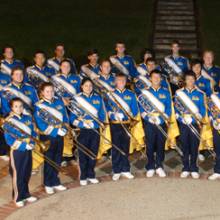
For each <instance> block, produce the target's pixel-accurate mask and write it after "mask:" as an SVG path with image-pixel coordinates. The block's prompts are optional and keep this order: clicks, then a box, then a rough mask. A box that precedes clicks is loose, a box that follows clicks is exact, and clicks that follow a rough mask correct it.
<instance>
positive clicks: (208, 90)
mask: <svg viewBox="0 0 220 220" xmlns="http://www.w3.org/2000/svg"><path fill="white" fill-rule="evenodd" d="M191 69H192V71H193V72H194V73H195V75H196V86H198V88H199V89H201V90H202V91H203V92H204V93H205V94H206V95H207V97H209V96H210V95H211V94H212V84H211V81H210V80H209V79H207V78H205V77H204V76H203V75H202V73H201V70H202V64H201V62H200V61H199V60H193V61H192V63H191Z"/></svg>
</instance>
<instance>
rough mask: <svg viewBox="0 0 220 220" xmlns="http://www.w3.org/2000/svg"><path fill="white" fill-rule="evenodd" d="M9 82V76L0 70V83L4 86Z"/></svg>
mask: <svg viewBox="0 0 220 220" xmlns="http://www.w3.org/2000/svg"><path fill="white" fill-rule="evenodd" d="M10 82H11V77H10V75H8V74H5V73H2V72H0V85H1V86H3V87H4V86H6V85H8V84H9V83H10Z"/></svg>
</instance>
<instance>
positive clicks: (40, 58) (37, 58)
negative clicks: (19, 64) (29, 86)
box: [34, 53, 46, 67]
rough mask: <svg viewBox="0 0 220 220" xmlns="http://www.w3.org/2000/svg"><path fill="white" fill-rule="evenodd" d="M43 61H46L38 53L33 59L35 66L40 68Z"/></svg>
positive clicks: (42, 55)
mask: <svg viewBox="0 0 220 220" xmlns="http://www.w3.org/2000/svg"><path fill="white" fill-rule="evenodd" d="M45 61H46V59H45V56H44V54H42V53H38V54H36V55H35V57H34V62H35V64H36V65H37V66H40V67H42V66H43V65H44V63H45Z"/></svg>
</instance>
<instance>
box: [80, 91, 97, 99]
mask: <svg viewBox="0 0 220 220" xmlns="http://www.w3.org/2000/svg"><path fill="white" fill-rule="evenodd" d="M93 94H94V93H93V92H91V93H90V95H87V94H86V93H84V92H82V95H83V96H85V97H87V98H91V97H92V96H93Z"/></svg>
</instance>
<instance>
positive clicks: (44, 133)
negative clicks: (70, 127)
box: [34, 98, 69, 187]
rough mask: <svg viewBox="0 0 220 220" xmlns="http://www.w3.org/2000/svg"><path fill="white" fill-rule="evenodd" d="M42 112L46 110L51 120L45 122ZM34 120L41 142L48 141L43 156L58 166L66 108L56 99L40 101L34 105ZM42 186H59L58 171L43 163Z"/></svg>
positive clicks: (64, 128) (60, 158)
mask: <svg viewBox="0 0 220 220" xmlns="http://www.w3.org/2000/svg"><path fill="white" fill-rule="evenodd" d="M43 110H46V111H47V112H49V114H50V115H52V119H51V120H49V121H47V120H46V119H45V118H44V113H43ZM53 118H54V119H57V120H54V119H53ZM34 119H35V121H36V125H37V128H38V129H39V130H40V133H41V137H40V138H41V140H42V141H45V142H47V141H49V143H50V144H49V149H48V150H47V151H46V152H45V156H47V157H48V158H49V159H51V160H53V161H54V162H55V163H57V164H58V165H60V164H61V160H62V153H63V136H64V135H65V133H66V127H65V125H64V124H65V123H69V119H68V116H67V112H66V108H65V106H64V104H63V102H62V100H60V99H58V98H53V100H51V101H49V100H46V99H41V100H40V101H39V102H37V103H36V104H35V109H34ZM44 185H45V186H48V187H54V186H58V185H60V179H59V177H58V171H57V170H56V169H54V168H53V167H52V166H51V165H49V164H48V163H47V162H45V163H44Z"/></svg>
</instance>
